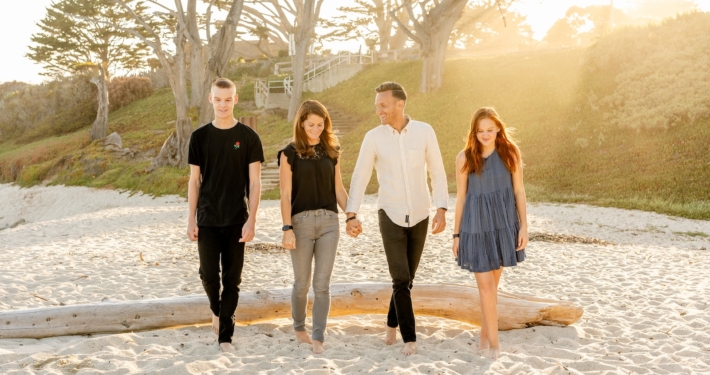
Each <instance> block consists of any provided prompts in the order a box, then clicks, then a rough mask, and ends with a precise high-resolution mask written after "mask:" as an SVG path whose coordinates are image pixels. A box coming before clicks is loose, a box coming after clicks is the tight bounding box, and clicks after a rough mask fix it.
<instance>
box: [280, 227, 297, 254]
mask: <svg viewBox="0 0 710 375" xmlns="http://www.w3.org/2000/svg"><path fill="white" fill-rule="evenodd" d="M281 245H283V247H284V249H286V250H295V249H296V235H295V234H293V230H287V231H285V232H284V235H283V238H282V239H281Z"/></svg>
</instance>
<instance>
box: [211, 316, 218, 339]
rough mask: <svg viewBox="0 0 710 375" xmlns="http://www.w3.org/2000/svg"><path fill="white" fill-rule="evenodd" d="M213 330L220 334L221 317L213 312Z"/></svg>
mask: <svg viewBox="0 0 710 375" xmlns="http://www.w3.org/2000/svg"><path fill="white" fill-rule="evenodd" d="M212 332H214V334H215V335H217V336H219V317H218V316H216V315H214V314H212Z"/></svg>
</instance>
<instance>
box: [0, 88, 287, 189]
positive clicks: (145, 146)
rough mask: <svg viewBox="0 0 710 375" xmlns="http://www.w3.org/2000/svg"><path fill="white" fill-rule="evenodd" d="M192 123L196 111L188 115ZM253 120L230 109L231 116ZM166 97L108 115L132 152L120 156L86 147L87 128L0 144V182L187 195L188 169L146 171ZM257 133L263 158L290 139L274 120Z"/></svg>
mask: <svg viewBox="0 0 710 375" xmlns="http://www.w3.org/2000/svg"><path fill="white" fill-rule="evenodd" d="M189 114H190V116H191V117H192V120H193V122H194V121H196V120H197V112H196V111H195V110H192V111H190V113H189ZM250 115H254V114H253V113H251V112H248V111H243V110H242V109H241V108H238V107H236V108H235V111H234V116H235V117H241V116H250ZM174 121H175V106H174V101H173V96H172V93H171V91H170V90H169V89H163V90H160V91H158V92H156V93H154V94H153V95H152V96H150V97H148V98H146V99H143V100H139V101H136V102H134V103H131V104H130V105H128V106H126V107H123V108H121V109H119V110H116V111H115V112H111V114H110V115H109V125H108V132H109V133H111V132H114V131H115V132H118V133H119V135H120V136H121V139H122V142H123V147H124V148H129V149H130V150H131V151H132V152H134V155H135V156H134V157H133V158H130V157H124V156H120V155H117V154H114V153H112V152H109V151H106V150H104V148H103V147H102V146H101V145H100V144H99V143H98V142H90V140H89V127H86V126H85V127H82V128H80V129H79V130H76V131H74V132H73V133H70V134H66V135H62V136H58V137H49V138H44V139H40V140H37V141H33V142H29V143H27V144H24V145H18V144H16V143H14V142H11V141H6V142H4V143H0V182H15V183H17V184H18V185H20V186H32V185H36V184H39V183H41V182H47V183H49V184H52V185H57V184H63V185H70V186H88V187H94V188H109V189H122V190H131V191H142V192H144V193H147V194H152V195H164V194H178V195H181V196H185V195H186V194H187V181H188V177H189V168H183V169H180V168H175V167H166V168H159V169H157V170H154V171H151V172H146V167H148V166H149V165H150V159H151V158H152V157H153V156H155V155H157V153H158V151H159V150H160V147H161V146H162V144H163V142H164V141H165V139H166V138H167V137H168V135H169V134H170V132H171V131H173V130H174V128H175V123H174ZM258 130H259V132H260V134H261V136H262V139H264V140H265V153H267V155H271V154H274V155H275V154H276V151H277V150H276V148H277V144H280V142H281V141H282V140H283V139H284V138H286V137H288V136H290V134H291V127H290V126H289V125H287V124H286V121H285V120H283V119H282V118H280V117H279V116H275V115H270V116H262V117H261V118H260V123H259V124H258Z"/></svg>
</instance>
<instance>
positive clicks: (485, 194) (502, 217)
mask: <svg viewBox="0 0 710 375" xmlns="http://www.w3.org/2000/svg"><path fill="white" fill-rule="evenodd" d="M484 160H485V162H484V168H483V172H482V173H481V175H480V176H479V175H477V174H476V173H471V174H470V175H469V176H468V191H467V192H466V204H465V206H464V209H463V218H462V219H461V229H460V238H459V257H458V259H457V261H458V264H459V266H460V267H461V268H464V269H467V270H469V271H471V272H488V271H493V270H497V269H499V268H500V267H501V266H503V267H511V266H516V265H517V264H518V262H522V261H523V260H525V250H524V249H523V250H520V251H515V248H516V247H517V242H518V231H519V230H520V220H519V219H518V211H517V210H516V208H515V196H514V195H513V176H512V175H511V173H510V171H509V170H508V169H507V168H506V167H505V164H503V160H501V158H500V156H499V155H498V151H493V153H492V154H491V155H490V156H488V158H486V159H484Z"/></svg>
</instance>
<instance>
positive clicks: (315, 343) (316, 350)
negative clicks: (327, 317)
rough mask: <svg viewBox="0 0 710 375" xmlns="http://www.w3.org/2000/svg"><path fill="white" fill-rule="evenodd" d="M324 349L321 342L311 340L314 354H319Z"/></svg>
mask: <svg viewBox="0 0 710 375" xmlns="http://www.w3.org/2000/svg"><path fill="white" fill-rule="evenodd" d="M324 351H325V349H324V348H323V343H322V342H321V341H318V340H313V353H314V354H321V353H323V352H324Z"/></svg>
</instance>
